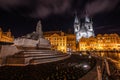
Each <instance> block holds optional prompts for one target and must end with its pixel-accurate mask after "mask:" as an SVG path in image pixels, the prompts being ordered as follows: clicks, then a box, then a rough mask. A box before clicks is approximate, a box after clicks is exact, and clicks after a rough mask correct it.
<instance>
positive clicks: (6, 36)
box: [0, 28, 14, 43]
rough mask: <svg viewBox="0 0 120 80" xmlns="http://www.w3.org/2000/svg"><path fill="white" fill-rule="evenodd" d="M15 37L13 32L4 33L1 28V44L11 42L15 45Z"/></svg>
mask: <svg viewBox="0 0 120 80" xmlns="http://www.w3.org/2000/svg"><path fill="white" fill-rule="evenodd" d="M13 41H14V37H13V36H12V35H11V31H10V30H9V31H8V32H3V31H2V29H1V28H0V42H9V43H13Z"/></svg>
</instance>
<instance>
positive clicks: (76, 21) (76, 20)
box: [75, 11, 79, 23]
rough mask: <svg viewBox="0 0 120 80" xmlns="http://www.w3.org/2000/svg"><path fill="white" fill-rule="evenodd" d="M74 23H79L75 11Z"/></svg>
mask: <svg viewBox="0 0 120 80" xmlns="http://www.w3.org/2000/svg"><path fill="white" fill-rule="evenodd" d="M75 23H79V19H78V16H77V11H75Z"/></svg>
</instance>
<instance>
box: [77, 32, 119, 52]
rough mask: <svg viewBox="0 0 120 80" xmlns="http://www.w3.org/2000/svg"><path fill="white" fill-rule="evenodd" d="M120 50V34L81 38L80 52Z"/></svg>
mask: <svg viewBox="0 0 120 80" xmlns="http://www.w3.org/2000/svg"><path fill="white" fill-rule="evenodd" d="M112 50H120V36H119V35H118V34H104V35H101V34H98V35H97V36H96V37H90V38H81V39H80V41H79V51H112Z"/></svg>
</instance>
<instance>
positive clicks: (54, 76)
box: [0, 55, 96, 80]
mask: <svg viewBox="0 0 120 80" xmlns="http://www.w3.org/2000/svg"><path fill="white" fill-rule="evenodd" d="M95 63H96V61H95V59H94V58H90V59H89V58H88V56H80V55H71V57H70V58H68V59H65V60H61V61H57V62H52V63H45V64H39V65H29V66H25V67H13V66H3V67H0V80H78V79H79V78H80V77H82V76H84V75H85V74H86V73H87V72H89V71H90V70H91V69H92V68H93V67H94V66H95Z"/></svg>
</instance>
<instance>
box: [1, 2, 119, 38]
mask: <svg viewBox="0 0 120 80" xmlns="http://www.w3.org/2000/svg"><path fill="white" fill-rule="evenodd" d="M75 11H77V14H78V17H79V18H84V16H85V15H86V13H85V12H87V15H88V16H89V17H91V18H92V20H93V28H94V31H95V34H98V33H102V34H104V33H118V34H120V0H0V27H1V28H2V29H3V30H4V31H7V30H8V29H9V28H10V29H11V31H12V33H13V35H15V37H18V36H22V35H24V34H26V33H31V32H33V31H34V30H35V27H36V24H37V22H38V21H39V20H41V22H42V25H43V31H53V30H62V31H65V32H73V24H74V18H75Z"/></svg>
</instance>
